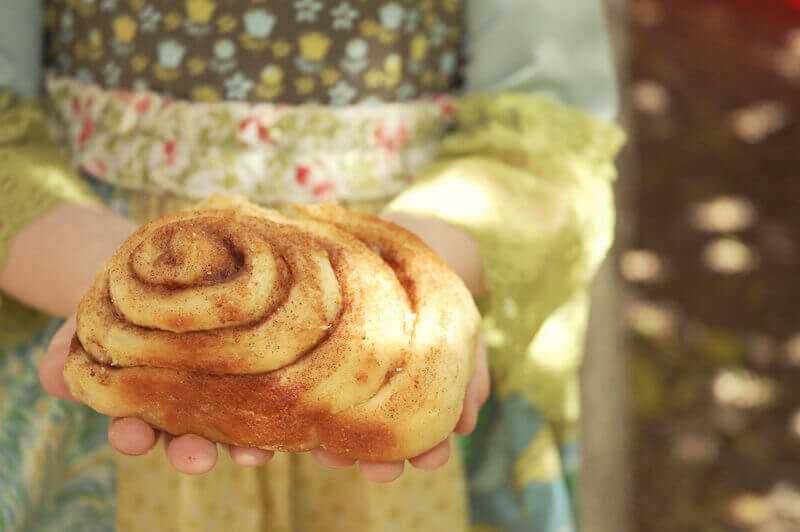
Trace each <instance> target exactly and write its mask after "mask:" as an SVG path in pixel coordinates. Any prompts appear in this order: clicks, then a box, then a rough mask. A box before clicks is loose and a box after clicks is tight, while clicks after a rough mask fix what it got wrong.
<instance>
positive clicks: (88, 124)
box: [78, 118, 94, 144]
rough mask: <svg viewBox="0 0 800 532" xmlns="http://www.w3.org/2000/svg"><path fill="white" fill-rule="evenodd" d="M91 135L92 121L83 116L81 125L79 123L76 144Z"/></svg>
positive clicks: (92, 130)
mask: <svg viewBox="0 0 800 532" xmlns="http://www.w3.org/2000/svg"><path fill="white" fill-rule="evenodd" d="M92 135H94V123H93V122H92V120H91V119H90V118H84V119H83V125H81V130H80V132H79V133H78V144H83V143H84V142H86V141H87V140H88V139H89V137H91V136H92Z"/></svg>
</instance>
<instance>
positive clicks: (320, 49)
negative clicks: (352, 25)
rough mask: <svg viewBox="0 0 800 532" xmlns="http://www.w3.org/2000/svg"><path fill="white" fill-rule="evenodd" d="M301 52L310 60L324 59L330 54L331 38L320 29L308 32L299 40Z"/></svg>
mask: <svg viewBox="0 0 800 532" xmlns="http://www.w3.org/2000/svg"><path fill="white" fill-rule="evenodd" d="M298 44H299V45H300V54H301V55H302V56H303V58H305V59H307V60H308V61H322V60H323V59H325V56H326V55H328V48H330V45H331V40H330V39H328V38H327V37H325V36H324V35H323V34H321V33H319V32H318V31H315V32H312V33H306V34H305V35H303V36H302V37H300V39H299V40H298Z"/></svg>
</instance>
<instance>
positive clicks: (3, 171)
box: [0, 92, 98, 268]
mask: <svg viewBox="0 0 800 532" xmlns="http://www.w3.org/2000/svg"><path fill="white" fill-rule="evenodd" d="M45 116H46V113H45V108H44V104H43V103H42V102H41V101H38V100H35V99H29V100H25V101H19V100H17V99H16V98H15V97H14V96H12V95H11V93H7V92H6V93H0V268H2V266H3V263H4V261H5V258H6V255H7V254H8V248H9V246H10V245H11V241H12V239H13V238H14V236H15V235H16V234H17V233H18V232H19V230H20V229H22V228H23V227H24V226H25V225H27V224H28V223H30V222H31V221H33V220H34V219H36V218H38V217H39V216H41V215H42V214H44V213H45V212H47V211H48V210H50V209H51V208H53V206H55V205H56V204H58V203H60V202H64V201H68V202H74V203H96V202H97V201H98V200H97V198H96V197H95V196H94V195H93V194H92V192H91V191H90V189H89V188H88V187H87V185H86V184H85V183H84V182H83V181H82V180H81V178H80V176H78V175H77V174H76V173H75V172H74V171H73V170H72V169H71V168H70V166H69V164H68V163H67V160H66V158H65V157H64V156H63V155H62V154H61V153H60V151H59V150H58V148H57V147H56V145H55V144H54V143H53V142H52V141H51V140H50V138H49V137H48V133H47V127H46V119H45Z"/></svg>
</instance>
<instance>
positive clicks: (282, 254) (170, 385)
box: [64, 196, 479, 460]
mask: <svg viewBox="0 0 800 532" xmlns="http://www.w3.org/2000/svg"><path fill="white" fill-rule="evenodd" d="M297 210H298V211H300V212H301V213H302V214H303V215H304V217H303V218H300V219H295V218H288V217H285V216H282V215H280V214H278V213H276V212H274V211H269V210H266V209H261V208H259V207H256V206H255V205H252V204H249V203H247V202H246V201H245V200H244V199H243V198H237V197H221V196H216V197H213V198H211V199H209V200H206V201H205V202H203V203H201V204H200V205H199V206H198V207H197V208H196V210H195V211H190V212H187V213H179V214H175V215H171V216H166V217H163V218H160V219H158V220H155V221H153V222H151V223H150V224H147V225H145V226H143V227H142V228H141V229H139V230H138V231H137V232H136V233H135V234H134V235H133V236H132V237H131V238H130V239H129V240H128V241H127V242H126V243H125V244H123V245H122V246H121V247H120V249H119V250H118V251H117V253H116V254H115V255H114V257H113V258H112V259H111V261H109V263H108V264H107V266H106V268H105V269H104V270H103V271H102V272H101V273H100V274H99V275H98V278H97V280H96V282H95V284H94V285H93V287H92V288H91V289H90V291H89V292H88V293H87V295H86V296H85V297H84V299H83V300H82V302H81V305H80V307H79V314H78V329H77V335H76V338H75V340H74V341H73V344H72V347H71V351H70V355H69V357H68V360H67V364H66V366H65V368H64V375H65V378H66V379H67V382H68V383H69V385H70V389H71V390H72V392H73V394H75V396H76V397H77V398H79V399H80V400H82V401H84V402H86V403H87V404H88V405H89V406H91V407H93V408H94V409H95V410H97V411H99V412H101V413H104V414H107V415H111V416H118V417H122V416H134V417H139V418H141V419H144V420H145V421H147V422H148V423H150V424H152V425H154V426H156V427H158V428H160V429H163V430H165V431H167V432H170V433H172V434H184V433H195V434H200V435H202V436H204V437H207V438H209V439H212V440H215V441H219V442H221V443H229V444H235V445H242V446H254V447H262V448H269V449H275V450H282V451H305V450H308V449H311V448H314V447H317V446H322V447H324V448H326V449H328V450H329V451H331V452H334V453H335V454H338V455H341V456H347V457H352V458H363V459H372V460H393V459H401V458H408V457H412V456H415V455H417V454H419V453H421V452H423V451H425V450H427V449H428V448H430V447H432V446H434V445H435V444H436V443H438V442H439V441H441V440H443V439H444V438H445V437H446V436H447V435H448V434H449V433H450V432H451V431H452V429H453V427H454V426H455V423H456V422H457V420H458V417H459V415H460V412H461V404H462V402H463V396H464V392H465V388H466V384H467V380H468V379H469V376H470V374H471V372H472V364H473V362H474V361H473V357H474V343H475V338H476V335H477V329H478V323H479V317H478V314H477V310H476V309H475V306H474V303H473V302H472V299H471V297H470V295H469V293H468V291H467V290H466V288H465V287H464V285H463V283H462V282H461V281H460V279H458V277H457V276H456V275H455V274H454V273H453V272H452V271H450V270H449V269H448V268H447V266H446V265H445V264H444V263H443V261H441V259H440V258H439V257H438V256H436V254H435V253H433V252H432V251H431V250H430V249H429V248H428V247H427V246H425V245H424V244H423V243H422V242H421V241H420V240H419V239H418V238H417V237H415V236H414V235H412V234H411V233H408V232H407V231H404V230H403V229H401V228H399V227H397V226H395V225H393V224H390V223H388V222H385V221H382V220H379V219H377V218H375V217H372V216H366V215H356V214H353V213H350V212H348V211H345V210H344V209H341V208H339V207H336V206H334V205H332V204H323V205H308V206H297Z"/></svg>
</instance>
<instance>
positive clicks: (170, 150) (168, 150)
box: [164, 140, 178, 166]
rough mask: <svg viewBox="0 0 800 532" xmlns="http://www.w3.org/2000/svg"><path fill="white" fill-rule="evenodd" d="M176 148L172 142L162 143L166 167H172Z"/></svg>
mask: <svg viewBox="0 0 800 532" xmlns="http://www.w3.org/2000/svg"><path fill="white" fill-rule="evenodd" d="M177 151H178V150H177V148H176V146H175V141H174V140H168V141H167V142H165V143H164V156H165V157H166V159H167V160H166V165H167V166H172V165H173V164H175V155H176V153H177Z"/></svg>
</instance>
